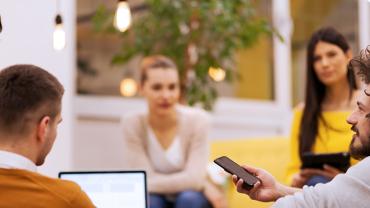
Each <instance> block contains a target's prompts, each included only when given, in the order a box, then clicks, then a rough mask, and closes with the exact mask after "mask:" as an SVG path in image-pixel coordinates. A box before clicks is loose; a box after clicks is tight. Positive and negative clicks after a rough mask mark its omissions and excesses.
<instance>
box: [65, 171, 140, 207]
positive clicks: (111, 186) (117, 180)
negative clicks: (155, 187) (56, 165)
mask: <svg viewBox="0 0 370 208" xmlns="http://www.w3.org/2000/svg"><path fill="white" fill-rule="evenodd" d="M59 178H61V179H64V180H70V181H74V182H76V183H77V184H78V185H80V186H81V188H82V190H83V191H85V192H86V194H87V195H88V196H89V198H90V199H91V201H92V202H93V203H94V205H95V206H96V207H98V208H118V207H130V208H147V191H146V174H145V171H94V172H60V173H59Z"/></svg>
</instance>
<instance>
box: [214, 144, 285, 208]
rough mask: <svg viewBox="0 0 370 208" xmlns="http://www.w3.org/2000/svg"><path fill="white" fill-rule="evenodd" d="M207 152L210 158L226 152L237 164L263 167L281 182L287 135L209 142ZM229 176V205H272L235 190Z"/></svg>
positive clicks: (232, 206)
mask: <svg viewBox="0 0 370 208" xmlns="http://www.w3.org/2000/svg"><path fill="white" fill-rule="evenodd" d="M210 151H211V154H210V160H211V161H212V160H214V159H215V158H217V157H220V156H223V155H226V156H228V157H230V158H231V159H232V160H234V161H235V162H237V163H239V164H248V165H251V166H256V167H260V168H263V169H265V170H267V171H269V172H270V173H271V174H272V175H273V176H275V178H276V179H277V180H278V181H280V182H284V177H285V168H286V165H287V163H288V159H289V140H288V138H286V137H272V138H248V139H227V140H215V141H213V142H212V143H211V150H210ZM230 178H231V177H230ZM230 178H229V179H228V181H227V184H226V185H225V189H226V190H225V191H226V195H227V199H228V203H229V207H230V208H240V207H246V208H249V207H251V208H252V207H253V208H259V207H269V206H270V205H271V203H261V202H257V201H253V200H251V199H249V197H248V196H246V195H244V194H240V193H238V192H237V191H236V188H235V186H234V184H233V183H232V182H231V179H230Z"/></svg>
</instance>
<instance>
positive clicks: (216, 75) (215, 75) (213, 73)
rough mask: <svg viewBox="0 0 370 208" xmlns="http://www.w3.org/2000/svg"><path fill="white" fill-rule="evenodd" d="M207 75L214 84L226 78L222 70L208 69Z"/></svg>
mask: <svg viewBox="0 0 370 208" xmlns="http://www.w3.org/2000/svg"><path fill="white" fill-rule="evenodd" d="M208 75H209V76H210V77H211V78H212V79H213V80H214V81H216V82H221V81H223V80H224V79H225V77H226V72H225V70H223V69H222V68H215V67H209V69H208Z"/></svg>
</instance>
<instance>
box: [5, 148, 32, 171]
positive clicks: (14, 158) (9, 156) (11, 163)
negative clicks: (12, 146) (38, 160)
mask: <svg viewBox="0 0 370 208" xmlns="http://www.w3.org/2000/svg"><path fill="white" fill-rule="evenodd" d="M0 168H5V169H23V170H28V171H32V172H36V170H37V166H36V165H35V163H33V162H32V161H31V160H30V159H28V158H26V157H24V156H22V155H19V154H16V153H12V152H7V151H3V150H0Z"/></svg>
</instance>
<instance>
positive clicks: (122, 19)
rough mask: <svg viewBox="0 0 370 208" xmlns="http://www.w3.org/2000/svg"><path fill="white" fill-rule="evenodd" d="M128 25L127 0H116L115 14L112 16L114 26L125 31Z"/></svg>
mask: <svg viewBox="0 0 370 208" xmlns="http://www.w3.org/2000/svg"><path fill="white" fill-rule="evenodd" d="M130 25H131V11H130V7H129V5H128V3H127V0H118V5H117V10H116V15H115V17H114V27H116V28H117V29H118V30H119V31H121V32H125V31H126V30H127V29H128V28H129V27H130Z"/></svg>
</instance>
